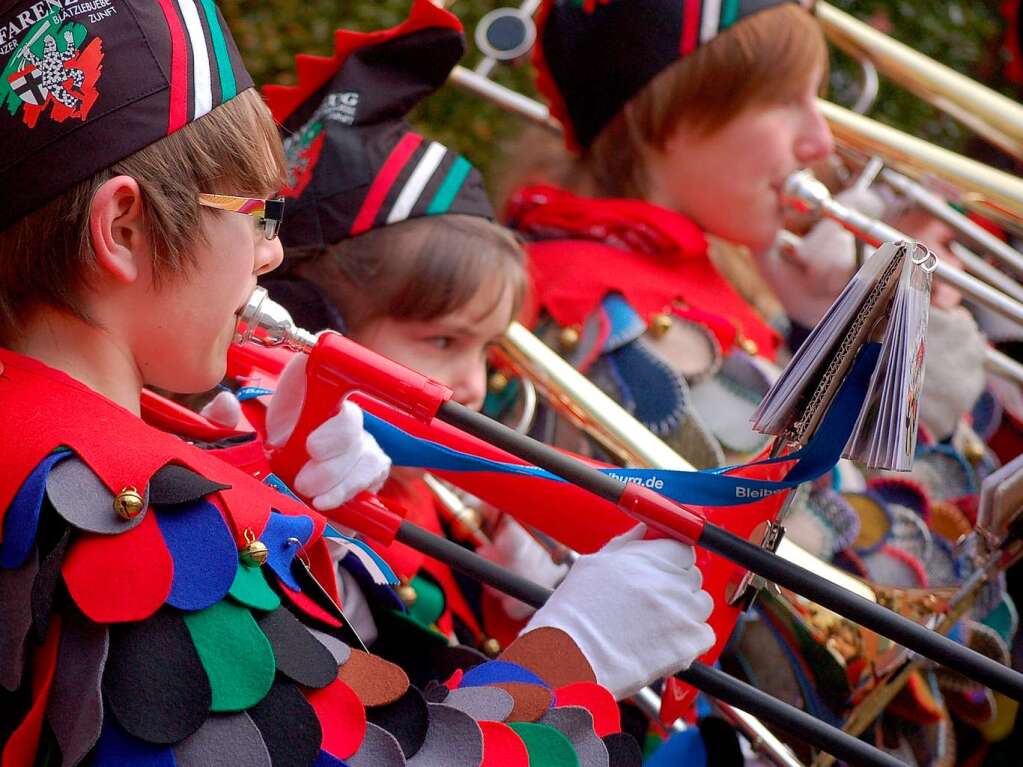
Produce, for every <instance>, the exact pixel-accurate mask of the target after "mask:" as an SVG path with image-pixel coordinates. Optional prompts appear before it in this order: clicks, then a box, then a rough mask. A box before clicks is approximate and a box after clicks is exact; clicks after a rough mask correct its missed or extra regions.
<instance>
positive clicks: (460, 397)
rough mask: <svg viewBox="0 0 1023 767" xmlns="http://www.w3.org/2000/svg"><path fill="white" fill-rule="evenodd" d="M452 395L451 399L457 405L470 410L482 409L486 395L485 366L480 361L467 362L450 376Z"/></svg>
mask: <svg viewBox="0 0 1023 767" xmlns="http://www.w3.org/2000/svg"><path fill="white" fill-rule="evenodd" d="M449 385H450V386H451V389H452V391H453V392H454V394H453V395H452V398H453V399H454V400H455V402H457V403H458V404H459V405H464V406H465V407H467V408H470V409H471V410H480V409H482V408H483V400H484V398H485V397H486V395H487V366H486V364H485V363H484V362H482V361H481V360H469V361H467V362H465V363H464V364H463V365H461V366H460V367H459V369H458V370H457V371H456V373H455V375H454V376H452V380H451V383H450V384H449Z"/></svg>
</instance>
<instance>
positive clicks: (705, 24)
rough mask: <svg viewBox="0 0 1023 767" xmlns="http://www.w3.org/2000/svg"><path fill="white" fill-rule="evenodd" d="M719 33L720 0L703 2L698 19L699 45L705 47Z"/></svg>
mask: <svg viewBox="0 0 1023 767" xmlns="http://www.w3.org/2000/svg"><path fill="white" fill-rule="evenodd" d="M719 31H721V0H703V10H702V13H701V18H700V45H706V44H707V43H709V42H710V41H711V40H713V39H714V38H715V37H717V35H718V32H719Z"/></svg>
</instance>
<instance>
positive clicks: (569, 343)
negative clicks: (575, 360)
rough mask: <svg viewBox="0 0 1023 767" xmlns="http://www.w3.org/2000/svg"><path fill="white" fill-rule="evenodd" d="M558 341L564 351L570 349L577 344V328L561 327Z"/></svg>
mask: <svg viewBox="0 0 1023 767" xmlns="http://www.w3.org/2000/svg"><path fill="white" fill-rule="evenodd" d="M558 343H560V344H561V348H562V349H564V350H565V351H566V352H570V351H572V350H573V349H574V348H575V347H577V346H578V345H579V330H578V329H577V328H573V327H567V328H562V330H561V334H560V335H559V336H558Z"/></svg>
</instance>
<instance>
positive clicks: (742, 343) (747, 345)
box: [738, 336, 760, 357]
mask: <svg viewBox="0 0 1023 767" xmlns="http://www.w3.org/2000/svg"><path fill="white" fill-rule="evenodd" d="M738 341H739V348H740V349H742V350H743V351H744V352H746V354H748V355H749V356H751V357H756V356H757V354H758V353H759V352H760V347H759V346H757V342H756V341H754V340H753V339H752V338H746V336H739V339H738Z"/></svg>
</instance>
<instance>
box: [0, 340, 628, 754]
mask: <svg viewBox="0 0 1023 767" xmlns="http://www.w3.org/2000/svg"><path fill="white" fill-rule="evenodd" d="M0 366H2V369H3V375H2V377H0V402H2V403H3V407H2V408H0V439H2V440H3V442H4V444H5V445H9V446H12V447H11V448H10V449H8V450H7V451H5V458H4V468H5V472H4V477H3V484H2V492H3V497H2V498H0V501H2V503H0V508H3V509H4V513H3V517H2V530H3V537H2V539H0V595H2V596H3V600H2V603H3V607H2V611H3V613H4V616H3V617H4V620H2V621H0V623H2V628H0V670H2V674H0V688H2V689H0V706H2V710H3V711H4V712H5V718H4V721H5V723H6V722H10V725H9V726H8V725H6V724H5V729H4V730H2V731H0V744H2V762H0V763H2V764H4V765H8V764H11V765H21V764H31V763H33V761H34V760H35V759H36V758H37V756H38V757H39V758H43V757H44V755H46V754H55V753H59V754H60V755H61V758H62V759H63V764H65V765H73V764H78V763H82V762H83V761H84V760H86V759H91V760H92V761H91V762H89V763H90V764H94V765H107V764H110V765H114V764H117V765H121V764H168V765H172V764H177V765H204V766H209V765H221V764H224V765H227V764H234V763H236V761H235V760H236V759H237V758H241V757H243V756H248V757H250V758H251V760H252V762H253V763H256V764H265V765H310V764H317V765H319V764H334V763H339V762H345V761H347V760H351V761H347V763H355V764H371V763H380V764H404V763H405V760H407V759H409V758H411V757H412V756H414V755H415V754H416V753H418V752H419V751H420V749H426V748H429V749H433V750H435V751H436V752H437V753H432V751H431V752H429V753H428V752H425V751H424V752H423V757H422V759H420V760H417V763H419V762H422V763H427V764H454V763H457V764H466V765H478V764H481V763H484V762H482V752H483V744H484V742H485V738H487V741H486V742H489V736H485V734H484V729H483V728H482V727H481V726H480V724H479V723H478V722H477V719H479V720H480V721H497V722H505V721H508V722H514V721H528V722H534V721H535V720H537V719H540V718H541V717H542V716H543V715H544V712H545V711H547V709H548V708H549V706H550V705H551V703H552V701H553V700H554V698H555V687H554V686H553V685H560V684H561V683H562V682H563V681H564V680H563V679H561V678H559V677H558V674H557V673H554V674H553V675H550V669H549V668H548V670H547V671H545V670H544V669H545V659H544V658H542V657H540V656H537V652H536V647H538V646H542V645H541V644H537V642H535V641H533V640H530V641H525V640H524V644H522V645H521V646H520V649H518V650H515V648H514V646H513V648H510V650H511V651H512V653H513V655H514V656H515V657H516V659H517V660H518V663H512V662H508V661H500V662H490V663H488V662H485V659H484V658H483V657H482V656H479V655H476V654H472V653H469V652H468V651H467V650H466V651H463V652H461V653H459V652H458V648H446V647H443V646H439V647H434V648H433V649H432V650H431V649H430V648H429V647H426V646H423V645H421V646H419V647H409V646H407V643H408V642H410V641H414V638H415V637H416V635H415V634H408V633H405V634H402V635H400V636H399V635H392V636H391V637H390V647H391V648H392V649H393V648H395V647H398V646H399V645H401V644H402V642H403V641H404V642H405V643H406V646H402V647H401V648H400V649H401V650H402V652H401V653H398V654H399V655H404V656H405V657H406V658H414V657H415V656H417V655H418V656H423V657H425V658H426V661H425V664H426V665H422V664H423V663H424V661H422V660H419V661H418V663H419V664H420V665H418V666H416V664H415V663H414V664H413V666H415V667H414V668H412V669H411V670H412V671H415V672H416V675H417V676H418V677H420V678H421V679H422V678H425V677H432V678H434V679H440V678H442V677H444V676H449V677H451V678H450V679H449V680H448V682H447V685H448V686H449V687H448V689H456V688H458V687H459V686H462V687H467V688H468V687H479V686H483V687H487V688H491V687H492V688H493V689H494V694H498V695H502V696H509V695H510V698H509V700H511V702H512V703H513V704H514V705H513V706H504V707H498V708H496V709H495V707H494V706H490V707H483V708H480V709H479V710H477V711H472V710H470V711H469V712H468V713H466V712H465V711H458V710H457V709H452V708H451V707H450V706H439V707H435V706H434V702H432V699H431V702H430V704H429V705H426V703H422V704H416V703H415V701H425V699H424V698H423V697H422V693H420V692H418V691H417V690H416V689H415V688H414V687H412V686H410V677H409V676H408V675H406V673H405V671H403V670H402V668H400V667H399V666H397V665H394V664H393V663H392V662H390V661H388V660H385V659H384V658H382V657H380V656H377V655H369V654H367V653H364V652H362V651H361V650H360V649H358V647H352V646H350V644H349V643H350V642H352V641H353V638H352V637H351V635H350V634H348V633H347V631H346V627H345V625H344V624H343V614H342V613H340V612H339V611H338V610H337V607H336V606H333V605H332V604H331V600H332V599H333V596H332V595H331V591H332V589H333V583H334V577H333V573H332V571H331V570H330V569H329V568H330V564H331V563H330V559H329V557H328V556H327V554H326V548H325V546H324V539H323V538H322V533H323V531H324V529H325V526H326V522H325V520H324V519H323V517H321V516H320V515H319V514H317V513H316V512H314V511H311V510H309V509H307V508H306V507H304V506H303V505H302V504H301V503H299V502H297V501H295V500H294V499H293V498H292V497H290V496H289V495H286V494H284V493H281V492H278V491H277V490H275V489H273V488H271V487H269V486H267V485H264V484H262V483H260V482H258V481H257V480H255V479H254V478H252V477H250V476H248V475H246V474H245V473H244V472H241V471H239V470H238V469H235V468H233V467H231V466H229V465H228V464H226V463H224V462H223V461H222V460H220V459H219V458H218V457H216V456H215V455H213V454H211V453H210V452H206V451H202V450H200V449H198V448H196V447H194V446H192V445H189V444H187V443H186V442H184V441H182V440H180V439H178V438H176V437H173V436H171V435H169V434H166V433H164V432H160V431H158V430H156V429H154V428H152V427H150V426H148V425H146V424H145V423H143V422H142V421H141V420H139V419H138V418H136V417H135V416H133V415H132V414H131V413H129V412H127V411H125V410H123V409H122V408H121V407H119V406H118V405H116V404H114V403H112V402H110V401H109V400H106V399H105V398H103V397H102V396H100V395H98V394H96V393H95V392H93V391H91V390H90V389H88V388H87V387H85V386H83V385H82V384H80V383H78V382H77V381H75V380H73V379H71V378H70V377H68V376H66V375H65V374H63V373H60V372H58V371H55V370H53V369H50V368H48V367H46V366H44V365H42V364H41V363H39V362H37V361H35V360H32V359H30V358H27V357H23V356H21V355H18V354H15V353H12V352H9V351H6V350H0ZM39 402H46V403H47V407H46V408H45V409H44V408H39V407H38V403H39ZM26 426H27V427H28V428H26ZM128 447H130V449H126V448H128ZM129 501H133V502H129ZM258 544H262V546H259V545H258ZM264 557H265V559H264ZM261 562H262V564H260V563H261ZM307 563H308V567H307ZM325 567H326V568H327V569H326V570H325V569H324V568H325ZM317 581H318V583H319V584H322V586H321V585H318V584H317ZM378 614H381V615H382V614H383V612H382V611H381V612H380V613H378ZM388 625H390V624H382V633H383V631H386V630H387V626H388ZM561 641H562V644H563V645H564V646H563V648H562V651H561V653H560V654H564V652H566V651H567V648H571V647H574V645H573V644H572V642H571V640H570V639H569V638H568V637H567V636H566V637H564V638H563V640H561ZM387 647H388V643H384V647H383V648H382V649H384V650H386V649H387ZM533 661H537V662H536V663H533ZM520 663H521V664H524V665H519V664H520ZM472 666H477V668H471V667H472ZM527 666H528V667H535V668H537V669H539V675H538V674H537V673H534V672H532V671H529V670H528V668H527ZM573 668H574V669H575V670H576V672H577V673H575V674H573V676H574V677H576V680H575V681H576V682H578V683H584V684H590V685H593V683H592V672H587V671H586V669H583V668H582V666H580V664H578V663H576V664H574V665H573ZM545 675H546V676H548V678H549V680H550V681H547V680H545V678H544V676H545ZM433 684H434V685H436V684H437V682H436V681H435V682H433ZM593 687H594V689H595V690H599V689H601V688H599V687H597V686H596V685H593ZM501 690H503V691H504V692H503V693H502V692H501ZM593 694H594V695H596V694H597V693H596V692H594V693H593ZM463 697H464V696H463ZM403 701H404V702H403ZM537 701H546V702H542V703H540V704H539V705H538V704H537ZM436 702H439V701H436ZM462 708H465V706H464V705H463V707H462ZM505 708H507V709H508V710H507V711H505V710H504V709H505ZM451 711H455V712H456V713H451ZM473 714H476V717H475V718H474V716H473ZM487 717H490V719H488V718H487ZM537 726H539V727H549V725H545V724H543V723H540V724H538V725H537ZM615 731H616V730H615ZM502 732H503V731H502ZM605 734H607V733H605ZM579 737H580V742H585V744H586V747H587V748H589V749H591V750H592V749H593V748H594V744H595V742H596V741H595V740H594V738H598V734H595V731H594V732H591V733H590V735H589V736H586V735H585V733H584V734H583V735H582V736H579ZM505 748H508V749H510V750H511V751H512V752H513V753H518V751H517V749H518V748H519V746H518V745H514V744H513V745H511V746H505ZM450 749H454V752H450ZM363 752H364V753H363ZM449 752H450V753H449ZM452 753H454V756H452ZM384 754H387V755H389V756H387V759H389V760H390V761H380V762H374V761H372V759H373V758H377V757H374V756H373V755H377V756H378V757H379V758H380V759H381V760H383V759H384V756H383V755H384ZM450 759H455V761H449V760H450ZM367 760H369V761H367Z"/></svg>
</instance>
